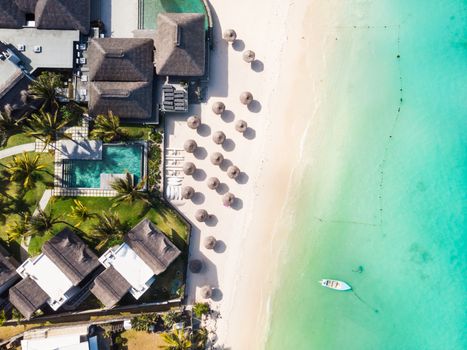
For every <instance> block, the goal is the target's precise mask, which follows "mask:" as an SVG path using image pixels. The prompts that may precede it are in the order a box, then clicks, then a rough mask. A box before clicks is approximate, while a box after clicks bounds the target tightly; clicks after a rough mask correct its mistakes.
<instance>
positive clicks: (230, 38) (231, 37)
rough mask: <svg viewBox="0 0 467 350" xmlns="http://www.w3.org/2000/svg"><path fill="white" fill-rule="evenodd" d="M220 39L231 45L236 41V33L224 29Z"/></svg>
mask: <svg viewBox="0 0 467 350" xmlns="http://www.w3.org/2000/svg"><path fill="white" fill-rule="evenodd" d="M222 38H224V40H225V41H227V42H229V43H233V42H234V41H235V40H236V39H237V33H236V32H235V30H233V29H226V30H224V33H222Z"/></svg>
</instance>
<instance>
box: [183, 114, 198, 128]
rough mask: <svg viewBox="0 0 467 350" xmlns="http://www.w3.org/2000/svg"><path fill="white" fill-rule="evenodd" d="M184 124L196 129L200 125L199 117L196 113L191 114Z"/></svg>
mask: <svg viewBox="0 0 467 350" xmlns="http://www.w3.org/2000/svg"><path fill="white" fill-rule="evenodd" d="M186 124H187V125H188V127H189V128H190V129H198V127H199V126H200V125H201V119H200V117H198V116H197V115H192V116H191V117H189V118H188V119H187V121H186Z"/></svg>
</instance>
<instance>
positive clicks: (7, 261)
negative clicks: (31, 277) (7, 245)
mask: <svg viewBox="0 0 467 350" xmlns="http://www.w3.org/2000/svg"><path fill="white" fill-rule="evenodd" d="M17 267H18V263H17V262H16V260H15V259H14V258H13V257H12V256H10V255H9V254H8V252H7V251H6V250H5V249H4V248H3V247H1V246H0V295H1V294H3V293H4V292H6V291H7V290H8V288H10V287H11V286H12V285H13V284H14V283H15V282H16V281H17V280H19V275H18V274H17V273H16V268H17Z"/></svg>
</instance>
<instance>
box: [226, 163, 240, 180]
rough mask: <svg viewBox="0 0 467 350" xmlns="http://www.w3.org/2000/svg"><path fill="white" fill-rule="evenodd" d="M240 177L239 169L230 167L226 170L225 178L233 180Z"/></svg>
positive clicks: (233, 166) (234, 166)
mask: <svg viewBox="0 0 467 350" xmlns="http://www.w3.org/2000/svg"><path fill="white" fill-rule="evenodd" d="M238 175H240V169H239V168H238V167H237V166H236V165H231V166H229V167H228V168H227V176H228V177H230V178H231V179H235V178H237V177H238Z"/></svg>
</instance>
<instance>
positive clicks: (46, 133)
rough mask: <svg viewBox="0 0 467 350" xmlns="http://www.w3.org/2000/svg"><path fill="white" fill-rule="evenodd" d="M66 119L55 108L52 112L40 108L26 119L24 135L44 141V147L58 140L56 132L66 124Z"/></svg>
mask: <svg viewBox="0 0 467 350" xmlns="http://www.w3.org/2000/svg"><path fill="white" fill-rule="evenodd" d="M68 123H69V121H68V120H65V119H63V118H62V116H61V114H59V113H58V110H56V111H55V112H54V113H53V114H50V113H48V112H44V111H43V110H41V111H40V112H39V114H37V113H34V114H32V115H31V117H30V118H29V119H28V121H27V125H26V135H28V136H32V137H35V138H37V139H39V140H41V141H42V142H44V144H45V147H47V146H48V145H50V144H52V143H53V142H55V141H57V140H58V132H59V131H60V129H62V128H64V127H65V126H67V125H68Z"/></svg>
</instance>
